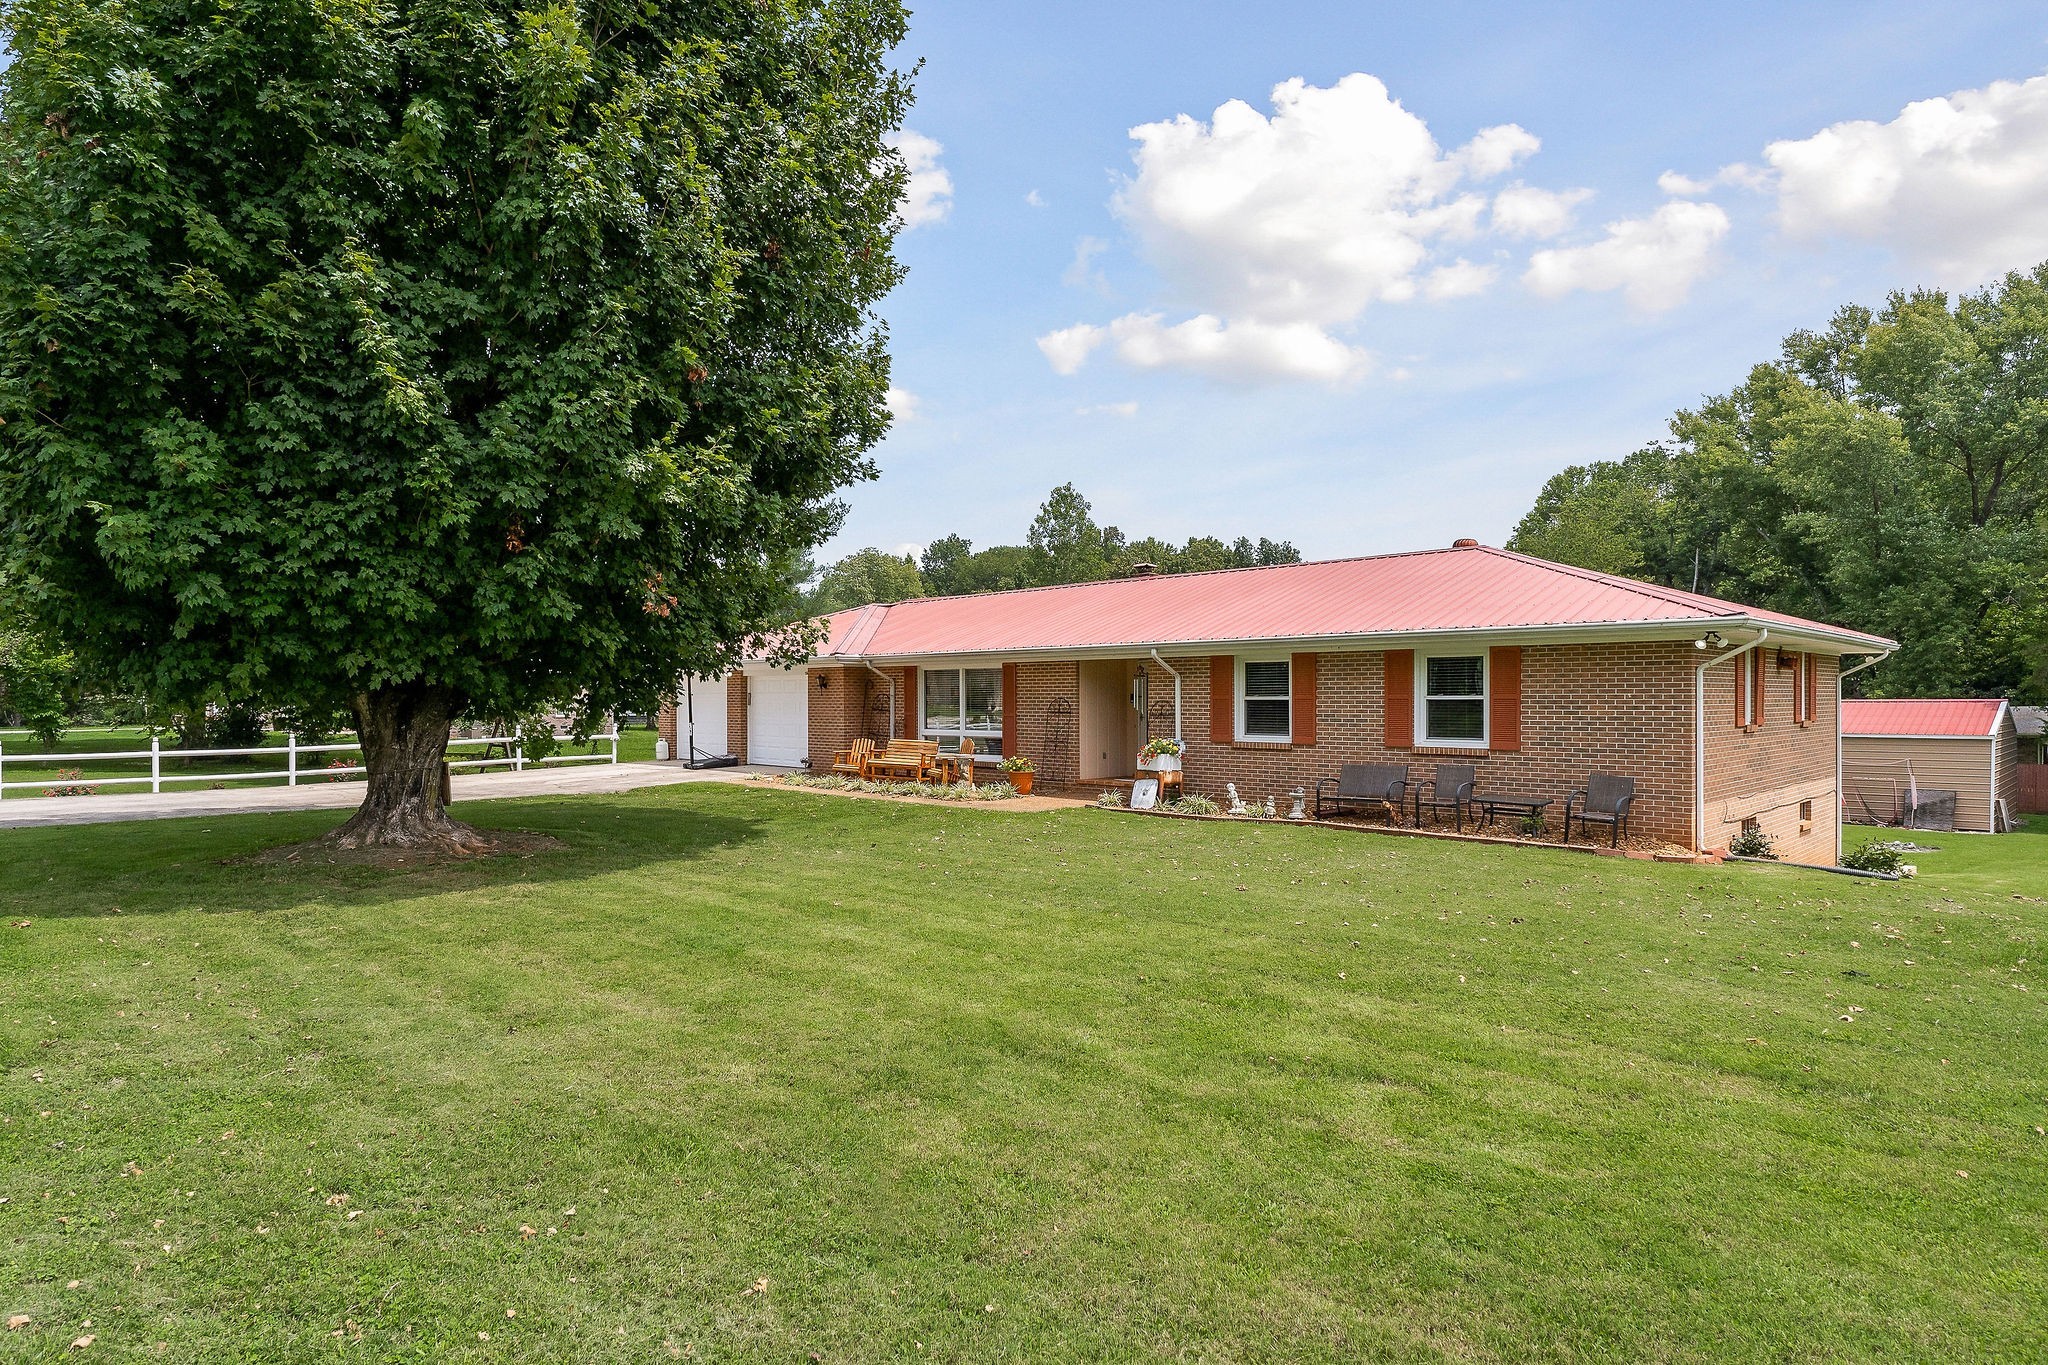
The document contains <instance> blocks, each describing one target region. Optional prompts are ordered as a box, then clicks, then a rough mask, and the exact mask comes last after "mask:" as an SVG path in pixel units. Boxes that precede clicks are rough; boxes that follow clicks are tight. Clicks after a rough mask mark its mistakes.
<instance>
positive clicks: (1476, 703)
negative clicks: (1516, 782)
mask: <svg viewBox="0 0 2048 1365" xmlns="http://www.w3.org/2000/svg"><path fill="white" fill-rule="evenodd" d="M1421 665H1422V686H1421V687H1419V688H1417V689H1416V691H1417V692H1418V693H1419V694H1420V700H1421V703H1422V705H1421V710H1422V715H1421V718H1420V719H1421V721H1422V742H1423V743H1424V744H1445V745H1450V746H1452V747H1454V748H1466V749H1479V748H1484V747H1485V746H1486V656H1485V655H1484V654H1430V655H1425V656H1424V657H1423V658H1422V660H1421Z"/></svg>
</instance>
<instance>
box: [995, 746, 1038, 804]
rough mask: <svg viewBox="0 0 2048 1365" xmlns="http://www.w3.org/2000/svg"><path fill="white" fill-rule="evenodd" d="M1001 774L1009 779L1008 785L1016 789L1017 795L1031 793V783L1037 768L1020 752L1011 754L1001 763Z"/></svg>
mask: <svg viewBox="0 0 2048 1365" xmlns="http://www.w3.org/2000/svg"><path fill="white" fill-rule="evenodd" d="M1001 767H1002V770H1003V776H1004V777H1007V778H1009V779H1010V785H1011V786H1013V787H1015V788H1016V789H1017V795H1019V796H1029V795H1031V783H1032V779H1033V776H1034V774H1036V773H1037V771H1038V769H1037V767H1036V765H1034V764H1033V763H1032V762H1031V760H1030V759H1028V758H1026V757H1024V755H1022V754H1012V755H1010V757H1008V758H1006V759H1004V760H1003V761H1002V764H1001Z"/></svg>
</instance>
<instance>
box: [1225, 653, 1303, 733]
mask: <svg viewBox="0 0 2048 1365" xmlns="http://www.w3.org/2000/svg"><path fill="white" fill-rule="evenodd" d="M1292 671H1293V670H1292V668H1291V666H1290V664H1289V661H1288V660H1286V659H1246V660H1244V661H1243V662H1242V663H1240V664H1239V665H1238V689H1237V693H1238V698H1239V700H1238V703H1237V737H1238V738H1239V739H1248V740H1256V741H1264V742H1266V743H1271V744H1285V743H1287V742H1288V741H1289V740H1291V739H1292V738H1293V732H1292V727H1293V718H1294V692H1293V684H1294V679H1293V676H1292Z"/></svg>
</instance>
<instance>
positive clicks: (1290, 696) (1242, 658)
mask: <svg viewBox="0 0 2048 1365" xmlns="http://www.w3.org/2000/svg"><path fill="white" fill-rule="evenodd" d="M1246 664H1286V665H1287V732H1286V733H1285V734H1279V735H1254V734H1248V733H1246V731H1245V728H1244V704H1245V702H1247V701H1249V700H1252V699H1251V698H1249V697H1247V696H1245V694H1244V666H1245V665H1246ZM1236 692H1237V699H1236V701H1235V702H1233V703H1232V708H1231V709H1233V710H1234V711H1236V712H1237V715H1236V717H1235V718H1234V719H1235V720H1236V722H1237V724H1236V725H1235V727H1234V729H1235V731H1236V734H1237V742H1238V743H1240V744H1292V743H1294V656H1293V655H1291V654H1240V655H1238V656H1237V686H1236ZM1258 700H1260V701H1278V700H1280V699H1279V698H1278V697H1260V698H1258Z"/></svg>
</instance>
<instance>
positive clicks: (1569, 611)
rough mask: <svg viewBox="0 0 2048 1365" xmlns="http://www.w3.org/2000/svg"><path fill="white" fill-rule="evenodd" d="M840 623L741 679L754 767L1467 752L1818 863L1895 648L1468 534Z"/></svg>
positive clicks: (1687, 841) (1275, 765)
mask: <svg viewBox="0 0 2048 1365" xmlns="http://www.w3.org/2000/svg"><path fill="white" fill-rule="evenodd" d="M829 626H830V635H829V638H828V640H827V642H826V644H825V645H824V646H823V647H822V649H821V650H820V652H819V654H818V656H817V657H816V658H815V659H814V660H813V661H812V663H811V665H810V666H809V667H808V668H806V669H798V670H780V669H773V668H768V667H765V666H754V665H749V666H748V667H747V668H746V669H745V670H743V671H742V672H741V673H740V674H737V675H735V676H734V677H733V678H732V679H730V680H728V682H727V683H726V701H727V716H728V729H727V735H726V739H727V743H728V745H729V746H730V747H731V748H732V749H733V750H734V751H735V752H737V753H739V754H740V755H741V756H742V757H743V759H744V760H745V761H747V762H749V763H753V764H757V765H770V764H787V765H790V766H801V765H803V764H805V763H810V764H813V765H818V766H822V764H823V763H824V762H826V761H828V760H829V756H830V755H831V753H832V752H834V751H835V750H838V749H841V748H844V747H846V745H847V744H848V743H850V742H851V741H852V740H853V739H854V738H856V737H858V736H861V735H868V736H871V737H875V738H882V737H886V736H889V735H903V736H924V737H927V738H931V739H936V740H938V741H940V743H941V744H942V745H943V746H944V747H946V748H948V749H954V748H957V747H958V746H959V744H960V742H961V741H962V740H964V739H972V740H974V741H975V743H976V747H977V748H978V749H979V750H981V752H983V753H987V754H992V755H993V754H1011V753H1021V754H1024V755H1027V756H1029V757H1030V758H1031V759H1032V760H1033V761H1034V762H1035V763H1036V764H1037V766H1038V771H1039V780H1040V782H1041V783H1044V784H1046V785H1049V786H1068V787H1074V788H1079V789H1082V790H1086V789H1088V788H1089V787H1090V786H1091V784H1101V783H1104V782H1108V781H1115V780H1119V779H1125V778H1129V777H1130V776H1131V775H1132V773H1133V770H1134V765H1135V756H1136V753H1137V750H1138V749H1139V748H1140V747H1141V746H1142V745H1143V744H1144V743H1145V741H1146V740H1147V739H1148V738H1152V737H1155V736H1178V737H1179V738H1181V739H1182V740H1183V742H1184V743H1185V745H1186V748H1187V752H1186V755H1185V764H1186V774H1187V782H1188V789H1189V790H1191V791H1198V792H1207V793H1211V794H1220V793H1221V792H1222V790H1223V787H1224V784H1225V783H1230V782H1234V783H1235V784H1236V785H1237V787H1238V789H1239V790H1240V792H1241V793H1243V794H1244V795H1245V796H1246V797H1248V798H1249V797H1255V796H1257V797H1263V796H1265V795H1269V794H1270V795H1281V794H1284V793H1286V792H1288V791H1291V790H1292V789H1294V788H1296V787H1300V786H1310V787H1312V786H1313V785H1314V783H1315V781H1316V779H1317V778H1320V777H1328V776H1334V775H1335V774H1336V772H1337V769H1338V767H1339V765H1340V764H1343V763H1347V762H1401V763H1406V764H1408V765H1409V766H1410V767H1411V769H1412V770H1413V772H1414V775H1415V776H1416V778H1418V779H1420V778H1422V777H1426V776H1427V775H1428V773H1429V771H1430V769H1431V768H1432V767H1433V765H1435V764H1436V763H1438V762H1447V763H1471V764H1473V765H1475V766H1477V767H1478V769H1479V785H1480V789H1481V790H1482V791H1493V792H1497V793H1507V792H1515V793H1527V794H1530V795H1533V796H1540V797H1548V798H1549V799H1551V800H1552V801H1554V802H1555V803H1556V806H1555V808H1554V813H1555V811H1561V809H1562V806H1563V802H1564V798H1565V796H1566V794H1567V793H1569V792H1571V791H1573V790H1575V789H1577V788H1579V787H1582V786H1584V785H1585V782H1586V778H1587V776H1588V774H1589V773H1592V772H1595V771H1600V772H1611V773H1618V774H1622V775H1625V776H1629V777H1633V778H1635V779H1636V782H1637V801H1636V808H1635V827H1636V832H1637V833H1639V834H1643V835H1647V836H1651V837H1654V838H1658V839H1661V840H1665V841H1668V842H1670V843H1674V844H1678V845H1681V846H1684V847H1705V848H1714V847H1721V846H1725V845H1726V843H1727V841H1728V840H1729V838H1731V837H1732V836H1733V835H1734V834H1735V833H1736V832H1738V831H1739V830H1741V829H1742V828H1743V827H1744V826H1745V825H1749V824H1754V825H1756V826H1758V827H1760V828H1762V829H1763V830H1764V831H1765V832H1766V833H1768V834H1770V835H1772V836H1773V838H1775V839H1776V840H1777V841H1778V844H1779V847H1780V850H1781V852H1783V853H1784V854H1785V855H1786V856H1788V857H1792V858H1797V859H1803V860H1809V861H1821V862H1831V861H1833V859H1834V858H1835V857H1836V855H1837V836H1838V830H1837V822H1836V818H1835V816H1836V811H1837V810H1838V807H1839V803H1838V798H1837V783H1836V759H1837V753H1836V735H1837V731H1836V678H1837V676H1838V673H1839V672H1840V669H1841V665H1842V659H1843V658H1844V656H1865V655H1874V654H1879V653H1882V652H1884V651H1885V650H1887V649H1889V648H1890V647H1891V642H1890V641H1887V640H1883V639H1879V638H1877V637H1874V636H1869V635H1864V634H1860V633H1858V632H1855V631H1848V630H1843V629H1841V628H1839V627H1834V626H1829V625H1825V624H1823V623H1820V622H1815V621H1804V620H1800V619H1799V618H1797V617H1791V616H1785V615H1782V614H1779V613H1773V612H1765V611H1759V610H1754V609H1751V608H1748V607H1744V606H1742V605H1740V604H1738V603H1732V602H1725V601H1720V600H1718V599H1715V598H1709V597H1702V596H1698V595H1696V594H1692V593H1685V592H1679V591H1676V590H1673V589H1669V588H1662V587H1657V586H1654V585H1651V584H1646V583H1639V582H1635V581H1633V580H1630V579H1624V578H1617V577H1614V576H1611V575H1606V574H1599V573H1593V572H1591V571H1588V570H1584V569H1577V568H1570V567H1567V566H1564V565H1558V564H1552V563H1548V562H1546V561H1543V560H1538V559H1532V558H1530V557H1528V556H1526V555H1518V554H1513V553H1510V552H1508V551H1504V550H1498V549H1493V548H1490V547H1487V546H1482V545H1479V544H1478V543H1477V542H1474V541H1460V542H1458V544H1456V545H1455V546H1453V547H1451V548H1450V549H1447V550H1433V551H1424V552H1419V553H1413V554H1401V555H1380V556H1373V557H1367V558H1359V559H1348V560H1334V561H1325V562H1321V563H1310V564H1289V565H1275V566H1268V567H1262V568H1253V569H1238V570H1228V571H1222V572H1216V573H1196V574H1174V575H1140V576H1137V577H1132V578H1125V579H1116V580H1110V581H1106V582H1094V583H1081V584H1073V585H1069V586H1063V587H1051V588H1033V589H1026V590H1022V591H1017V592H1006V593H989V594H984V595H979V596H970V597H950V598H920V599H915V600H912V601H907V602H899V603H894V604H888V605H876V606H870V607H862V608H858V609H856V610H853V611H847V612H840V613H837V614H835V615H834V616H832V617H831V618H829ZM698 689H699V690H698V692H697V694H696V702H697V706H698V709H699V715H700V717H701V715H702V713H703V707H704V704H705V698H704V692H703V690H702V689H703V685H702V684H699V685H698Z"/></svg>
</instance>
